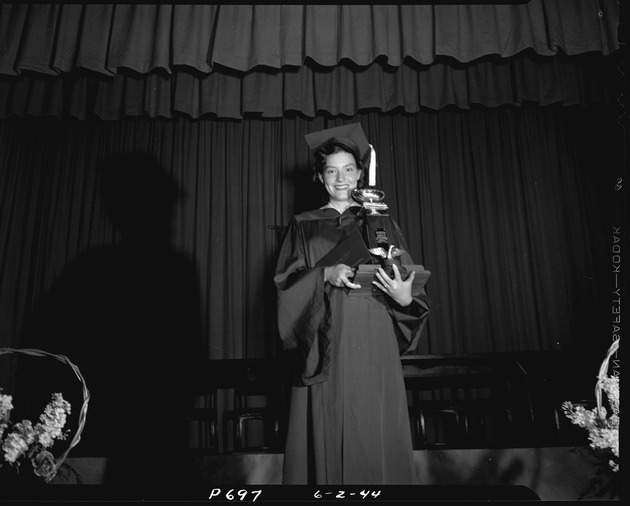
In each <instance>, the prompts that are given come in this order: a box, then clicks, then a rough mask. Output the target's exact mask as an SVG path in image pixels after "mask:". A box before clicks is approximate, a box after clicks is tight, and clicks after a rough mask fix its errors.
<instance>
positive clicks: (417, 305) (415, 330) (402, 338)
mask: <svg viewBox="0 0 630 506" xmlns="http://www.w3.org/2000/svg"><path fill="white" fill-rule="evenodd" d="M391 221H392V226H393V231H394V235H395V239H394V243H395V244H396V245H397V246H398V247H400V248H402V249H403V250H404V251H405V253H404V254H403V255H402V257H401V263H402V264H403V265H413V264H414V262H413V259H412V258H411V255H409V253H408V251H409V250H408V247H407V242H406V240H405V237H404V235H403V233H402V231H401V229H400V227H399V226H398V223H396V221H395V220H393V219H392V220H391ZM386 300H387V307H388V312H389V314H390V315H391V317H392V321H393V323H394V329H395V332H396V338H397V341H398V350H399V352H400V354H401V355H404V354H405V353H408V352H410V351H413V350H414V349H415V348H416V346H417V345H418V341H419V340H420V336H421V335H422V332H423V330H424V327H425V326H426V324H427V319H428V317H429V310H430V305H431V301H430V299H429V297H428V295H427V293H426V290H425V289H424V287H422V290H421V291H420V292H419V293H418V294H417V295H414V297H413V301H412V302H411V304H409V305H408V306H406V307H403V306H399V305H398V304H396V303H395V302H394V301H393V300H391V299H390V298H389V297H386Z"/></svg>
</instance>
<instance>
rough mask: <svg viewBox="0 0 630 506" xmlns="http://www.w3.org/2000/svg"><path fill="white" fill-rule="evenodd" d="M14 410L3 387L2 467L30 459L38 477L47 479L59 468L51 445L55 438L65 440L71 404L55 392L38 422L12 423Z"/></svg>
mask: <svg viewBox="0 0 630 506" xmlns="http://www.w3.org/2000/svg"><path fill="white" fill-rule="evenodd" d="M12 409H13V397H12V396H11V395H5V394H2V393H1V389H0V445H1V446H0V451H1V455H2V460H0V467H2V466H3V465H4V464H5V462H7V463H8V464H9V465H11V466H15V467H17V468H19V467H20V465H21V463H22V461H23V460H25V459H27V460H29V461H30V463H31V465H32V466H33V472H34V473H35V475H36V476H40V477H42V478H44V479H45V480H46V479H48V478H51V477H52V475H54V473H55V471H56V462H55V458H54V456H53V454H52V453H51V452H50V451H49V448H51V447H52V445H53V444H54V443H55V441H56V440H60V439H66V436H67V431H66V432H64V431H63V428H64V426H65V425H66V420H67V417H68V415H69V414H70V403H69V402H68V401H66V400H64V398H63V396H62V395H61V394H59V393H55V394H53V395H52V400H51V402H50V403H48V405H47V406H46V408H45V409H44V412H43V413H42V414H41V415H40V417H39V422H38V423H37V424H35V425H33V423H32V422H31V421H30V420H22V421H21V422H17V423H11V421H10V420H9V418H10V414H11V410H12Z"/></svg>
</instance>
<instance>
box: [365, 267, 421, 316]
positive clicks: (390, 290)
mask: <svg viewBox="0 0 630 506" xmlns="http://www.w3.org/2000/svg"><path fill="white" fill-rule="evenodd" d="M392 267H393V270H394V279H392V278H390V277H389V276H388V275H387V274H386V273H385V271H384V270H383V268H382V267H379V268H378V271H376V277H377V279H378V281H372V284H373V285H375V286H377V287H378V288H380V289H381V291H383V292H384V293H386V294H387V295H389V296H390V297H391V298H392V299H394V301H395V302H396V303H398V304H399V305H400V306H408V305H409V304H411V302H412V301H413V297H412V296H411V285H412V284H413V278H414V277H415V275H416V273H415V272H414V271H411V273H410V274H409V276H408V277H407V279H406V280H404V281H403V280H402V278H401V277H400V271H399V270H398V266H397V265H396V264H394V265H392Z"/></svg>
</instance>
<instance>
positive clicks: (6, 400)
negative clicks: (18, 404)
mask: <svg viewBox="0 0 630 506" xmlns="http://www.w3.org/2000/svg"><path fill="white" fill-rule="evenodd" d="M0 390H2V389H0ZM12 401H13V397H12V396H10V395H5V394H0V420H2V421H5V422H8V421H9V413H10V412H11V410H12V409H13V402H12Z"/></svg>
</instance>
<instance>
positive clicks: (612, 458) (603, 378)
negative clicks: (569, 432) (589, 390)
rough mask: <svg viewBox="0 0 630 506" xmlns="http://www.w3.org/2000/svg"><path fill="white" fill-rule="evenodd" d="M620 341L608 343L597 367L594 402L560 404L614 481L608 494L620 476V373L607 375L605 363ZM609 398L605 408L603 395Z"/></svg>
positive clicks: (613, 491)
mask: <svg viewBox="0 0 630 506" xmlns="http://www.w3.org/2000/svg"><path fill="white" fill-rule="evenodd" d="M618 348H619V341H618V340H617V341H614V342H613V344H612V345H611V346H610V348H609V350H608V353H607V354H606V358H605V359H604V361H603V362H602V365H601V367H600V370H599V375H598V379H597V383H596V386H595V397H596V401H597V406H596V407H595V408H593V409H586V408H585V407H584V406H574V405H573V404H572V403H571V402H569V401H565V402H564V403H563V404H562V410H563V411H564V414H565V415H566V416H567V418H569V420H570V421H571V423H573V424H575V425H577V426H578V427H582V428H584V429H586V430H587V431H588V439H589V441H590V444H589V447H590V449H591V450H592V451H593V453H594V454H595V455H596V456H597V457H599V458H600V459H602V460H603V462H604V468H603V470H602V474H604V475H606V476H607V477H608V480H609V481H610V482H611V483H613V484H612V485H609V488H611V494H612V495H615V494H616V489H615V486H614V483H615V482H618V481H619V480H618V479H617V478H618V477H619V474H620V473H619V376H615V375H610V374H609V373H608V367H609V362H610V358H611V357H612V355H613V354H615V353H616V352H617V350H618ZM604 396H605V397H606V399H607V401H608V409H607V408H606V407H605V406H604V403H603V397H604Z"/></svg>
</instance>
